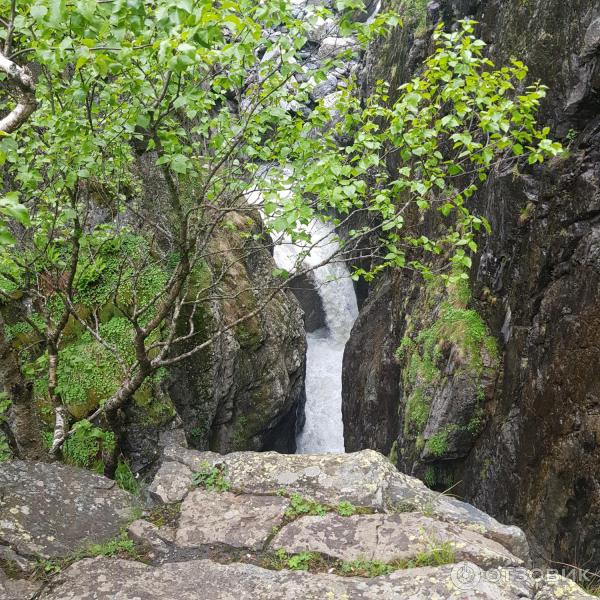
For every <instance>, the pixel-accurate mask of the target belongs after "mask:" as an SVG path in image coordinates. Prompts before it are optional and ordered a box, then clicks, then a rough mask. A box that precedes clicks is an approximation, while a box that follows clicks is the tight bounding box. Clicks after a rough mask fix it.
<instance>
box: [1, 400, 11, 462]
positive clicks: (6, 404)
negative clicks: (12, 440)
mask: <svg viewBox="0 0 600 600" xmlns="http://www.w3.org/2000/svg"><path fill="white" fill-rule="evenodd" d="M11 404H12V402H11V400H10V398H9V397H8V394H7V393H6V392H0V462H3V461H6V460H9V459H10V458H12V451H11V449H10V446H9V444H8V439H7V438H6V435H5V433H4V432H3V431H2V425H4V424H5V423H6V422H7V420H8V410H9V409H10V406H11Z"/></svg>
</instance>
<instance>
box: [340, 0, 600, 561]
mask: <svg viewBox="0 0 600 600" xmlns="http://www.w3.org/2000/svg"><path fill="white" fill-rule="evenodd" d="M433 4H437V5H438V6H437V7H435V10H433V9H434V7H433ZM469 15H473V16H474V17H475V18H476V19H477V20H478V21H479V22H480V25H479V26H478V34H479V35H481V36H482V37H483V39H484V40H485V41H486V42H488V43H489V44H490V54H491V57H492V58H493V59H494V60H495V61H496V63H497V64H498V65H501V66H502V65H504V64H507V63H508V61H509V59H510V58H511V57H512V56H517V57H519V58H520V59H522V60H523V61H524V62H525V64H527V65H528V66H529V67H530V79H529V81H535V80H537V79H540V80H541V81H542V83H545V84H546V85H548V86H549V91H548V96H547V98H546V99H545V101H544V103H543V106H542V110H541V113H540V117H539V118H540V121H541V122H542V123H544V124H548V125H549V126H550V127H551V128H552V133H551V135H552V136H554V137H557V138H559V139H560V140H561V141H562V142H563V143H564V144H565V145H569V146H570V155H569V156H566V157H563V158H560V159H556V160H553V161H551V162H550V163H549V164H548V165H544V166H541V167H536V168H534V169H531V168H527V167H526V166H524V168H522V169H520V172H519V173H516V172H514V171H513V170H512V169H511V170H510V171H506V172H503V171H499V172H496V173H495V174H494V175H493V177H492V178H491V179H490V180H489V181H488V182H487V183H486V185H485V187H484V189H482V191H481V193H480V194H479V196H478V198H477V199H476V202H477V205H478V207H480V208H479V210H480V211H481V212H482V213H483V214H484V215H485V216H486V217H487V218H488V220H489V221H490V223H491V226H492V233H491V235H490V236H489V237H488V238H487V239H485V240H483V239H482V240H481V245H480V253H479V255H478V256H477V257H476V258H475V261H474V263H475V264H474V267H473V270H472V281H473V284H472V286H471V287H472V289H471V291H472V300H471V302H470V304H469V307H468V308H469V309H472V310H474V311H476V312H477V313H478V314H479V315H480V316H481V318H482V319H483V321H484V323H485V325H486V326H487V328H488V330H489V334H490V335H491V337H493V338H495V340H496V344H497V348H498V351H499V356H498V359H499V362H498V364H497V365H496V366H494V365H493V363H489V369H487V370H485V372H484V373H483V376H479V375H477V374H476V373H475V371H471V373H470V374H466V373H465V370H464V369H462V368H459V369H456V368H455V365H456V361H455V360H454V359H453V356H455V355H456V350H457V349H456V348H452V347H451V346H450V345H446V346H443V347H441V348H440V350H441V359H440V363H439V365H437V367H438V368H439V370H440V372H442V375H443V376H442V377H440V378H439V380H438V381H437V382H436V383H437V384H439V385H435V386H430V387H427V386H421V392H424V396H425V398H426V399H427V403H428V405H429V408H430V410H429V415H426V417H427V423H426V426H425V427H424V428H423V431H419V432H418V435H416V433H417V432H415V431H414V430H413V429H411V427H410V426H407V422H408V421H410V416H411V415H410V407H411V402H409V400H410V399H411V395H413V393H414V391H415V389H416V388H415V385H414V382H412V383H410V382H409V383H410V385H407V381H406V374H407V361H406V357H405V356H403V355H402V352H400V353H399V355H398V357H397V358H394V356H393V355H394V352H395V350H396V349H397V348H398V347H400V346H401V345H402V343H403V339H404V338H405V337H409V338H411V339H413V340H414V339H415V338H416V337H417V336H418V335H419V333H420V332H423V331H426V330H428V328H430V327H431V325H432V324H434V323H435V319H436V318H437V314H436V309H437V307H438V306H439V304H440V303H441V302H443V301H445V300H446V299H447V298H444V297H443V296H441V297H439V298H438V299H437V301H436V302H434V303H433V304H429V303H428V292H427V286H426V285H424V284H423V281H422V280H420V279H419V278H415V277H412V276H411V275H409V274H401V275H398V274H393V275H392V274H390V275H388V276H386V277H385V278H384V280H383V281H381V282H380V284H379V286H378V287H377V288H375V289H374V290H372V291H371V295H370V297H369V298H368V300H367V301H366V304H365V305H364V306H363V308H362V311H361V315H360V316H359V319H358V321H357V324H356V326H355V328H354V330H353V332H352V335H351V338H350V341H349V343H348V346H347V349H346V357H345V365H344V370H345V376H344V393H343V395H344V420H345V431H346V440H347V449H349V450H358V449H361V448H365V447H370V448H376V449H378V450H380V451H382V452H385V453H386V454H390V456H392V458H393V459H394V460H395V461H396V464H398V465H399V466H400V467H401V468H402V469H403V470H405V471H407V472H408V473H411V474H413V475H416V476H418V477H420V478H424V479H426V480H427V482H428V484H429V485H431V486H432V487H434V488H435V489H438V490H440V491H441V490H445V489H447V488H450V487H452V491H453V493H456V494H459V495H460V496H461V497H463V498H464V499H465V500H467V501H469V502H471V503H473V504H475V505H476V506H478V507H479V508H481V509H483V510H485V511H486V512H488V513H490V514H492V515H494V516H496V517H497V518H499V519H501V520H502V521H505V522H513V523H516V524H519V525H521V526H522V527H523V528H524V529H525V530H526V532H527V534H528V537H529V538H530V541H531V543H532V547H533V550H534V558H535V559H536V560H537V561H539V562H544V561H545V560H546V559H549V558H552V559H554V560H558V561H562V562H567V563H573V562H577V563H578V564H580V563H581V562H586V564H588V565H589V566H590V567H592V568H594V566H597V565H599V564H600V550H599V549H600V537H599V536H600V530H599V529H598V522H599V520H600V512H599V509H598V507H599V506H600V489H599V487H598V476H599V468H600V467H599V465H600V445H599V444H598V439H600V420H599V418H598V415H599V406H600V400H599V399H600V387H599V380H598V377H597V376H596V371H597V368H596V366H595V365H597V364H600V349H599V347H598V343H597V339H598V332H599V331H600V258H599V251H598V248H599V246H600V241H599V240H600V221H599V218H600V169H599V165H600V100H599V98H600V94H599V90H600V54H599V52H598V48H599V47H600V42H599V40H600V35H599V33H598V32H599V31H600V29H599V25H598V23H599V22H600V21H599V19H600V11H599V7H598V3H597V2H596V1H595V0H581V1H580V2H569V3H565V2H563V1H562V0H528V1H527V2H521V0H507V1H504V0H502V1H501V0H487V1H483V0H438V1H437V2H435V3H430V18H440V19H443V20H444V21H446V22H447V23H449V22H452V21H453V20H455V19H457V18H463V17H465V16H469ZM524 23H527V27H524V25H523V24H524ZM430 48H431V46H430V43H429V39H428V37H427V36H425V37H424V38H422V39H421V40H417V41H416V42H415V40H414V35H413V33H412V32H410V30H409V29H408V28H405V29H404V30H402V31H398V32H395V33H394V35H393V36H392V37H391V38H389V39H388V40H387V41H386V42H384V43H383V44H380V45H374V46H373V47H372V48H371V50H370V51H369V60H370V61H371V62H370V63H369V65H368V66H367V68H366V69H365V71H364V72H365V86H366V87H368V86H369V85H370V84H371V83H372V82H373V81H375V80H376V79H377V78H379V77H383V78H387V79H389V80H391V82H392V89H395V87H397V85H400V84H401V83H402V82H403V81H406V79H407V78H408V77H409V76H410V75H411V74H412V73H414V72H415V71H417V70H418V69H419V65H420V59H418V55H421V54H422V53H423V51H424V49H425V51H428V50H429V49H430ZM361 361H365V364H361ZM448 367H449V368H448ZM494 371H495V376H494V373H493V372H494ZM474 375H477V376H474ZM417 387H418V386H417ZM413 399H414V398H413ZM412 406H413V407H414V402H413V403H412ZM469 413H471V415H472V419H468V415H469ZM432 439H433V440H434V441H435V442H436V443H435V444H428V442H429V441H430V440H432ZM453 486H455V487H453Z"/></svg>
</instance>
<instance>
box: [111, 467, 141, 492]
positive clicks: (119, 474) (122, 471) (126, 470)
mask: <svg viewBox="0 0 600 600" xmlns="http://www.w3.org/2000/svg"><path fill="white" fill-rule="evenodd" d="M115 481H116V482H117V485H118V486H119V487H121V488H123V489H124V490H125V491H127V492H131V493H132V494H138V493H139V491H140V486H139V484H138V482H137V479H136V478H135V475H134V474H133V472H132V470H131V468H130V466H129V464H127V462H126V461H125V460H123V459H122V458H121V459H119V462H118V463H117V468H116V470H115Z"/></svg>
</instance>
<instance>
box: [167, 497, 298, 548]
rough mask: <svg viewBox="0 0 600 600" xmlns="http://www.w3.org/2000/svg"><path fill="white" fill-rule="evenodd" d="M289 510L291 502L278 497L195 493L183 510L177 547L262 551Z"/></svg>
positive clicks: (183, 505)
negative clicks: (218, 547) (217, 547)
mask: <svg viewBox="0 0 600 600" xmlns="http://www.w3.org/2000/svg"><path fill="white" fill-rule="evenodd" d="M288 506H289V500H288V499H286V498H280V497H278V496H255V495H251V494H245V495H240V496H237V495H236V494H232V493H230V492H208V491H206V490H195V491H193V492H191V493H190V494H189V495H188V496H187V498H186V499H185V500H184V502H183V504H182V506H181V517H180V519H179V528H178V529H177V534H176V536H175V544H176V545H177V546H179V547H182V548H194V547H198V546H203V545H205V544H226V545H228V546H232V547H234V548H252V549H259V548H262V547H263V546H264V543H265V542H266V540H267V538H268V537H269V536H270V535H271V534H272V532H273V528H274V527H277V526H279V525H281V523H282V522H283V518H284V514H285V510H286V509H287V507H288Z"/></svg>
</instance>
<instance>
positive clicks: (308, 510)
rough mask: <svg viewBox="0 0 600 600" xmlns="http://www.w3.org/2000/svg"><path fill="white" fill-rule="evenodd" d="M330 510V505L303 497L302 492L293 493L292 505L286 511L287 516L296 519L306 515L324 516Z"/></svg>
mask: <svg viewBox="0 0 600 600" xmlns="http://www.w3.org/2000/svg"><path fill="white" fill-rule="evenodd" d="M327 512H328V507H327V506H325V505H323V504H319V503H318V502H315V501H314V500H310V499H308V498H303V497H302V496H301V495H300V494H292V495H291V497H290V505H289V507H288V508H287V509H286V511H285V516H286V517H287V518H288V519H295V518H297V517H302V516H306V515H316V516H323V515H324V514H326V513H327Z"/></svg>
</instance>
